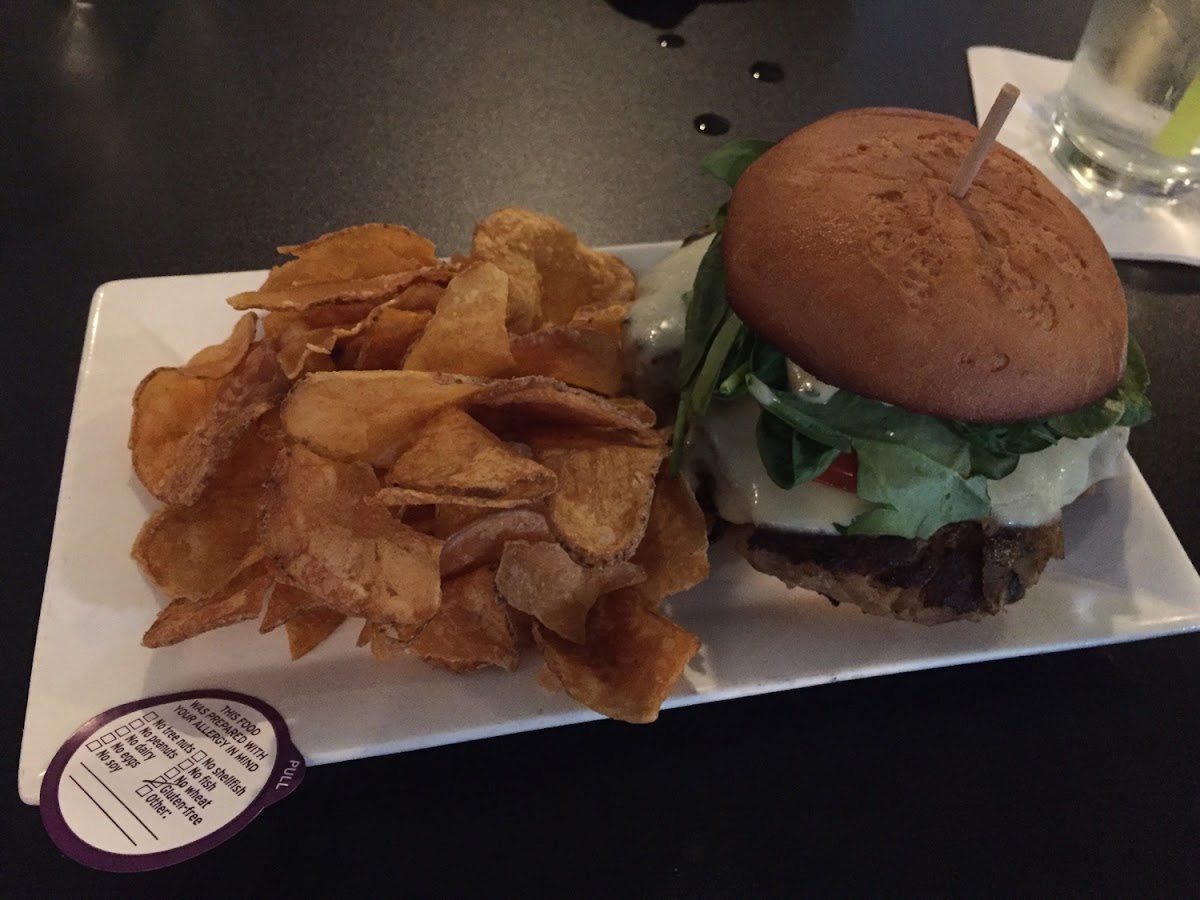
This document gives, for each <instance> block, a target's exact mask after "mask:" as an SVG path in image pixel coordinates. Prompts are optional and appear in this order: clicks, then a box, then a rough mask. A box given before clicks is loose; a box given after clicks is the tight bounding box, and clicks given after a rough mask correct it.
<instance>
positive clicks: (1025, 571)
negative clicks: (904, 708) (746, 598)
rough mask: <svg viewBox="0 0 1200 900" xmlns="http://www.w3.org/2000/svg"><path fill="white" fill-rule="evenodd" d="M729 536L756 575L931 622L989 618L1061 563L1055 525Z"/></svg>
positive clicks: (742, 529)
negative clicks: (1054, 562) (924, 534)
mask: <svg viewBox="0 0 1200 900" xmlns="http://www.w3.org/2000/svg"><path fill="white" fill-rule="evenodd" d="M729 533H730V537H731V539H732V540H733V542H734V545H735V546H736V547H737V549H738V551H739V552H740V553H741V554H742V555H743V556H745V557H746V559H747V560H748V561H749V563H750V564H751V565H752V566H754V568H756V569H758V570H759V571H761V572H765V573H767V574H768V575H774V576H775V577H777V578H779V579H780V580H781V581H783V582H784V583H785V584H787V585H788V586H789V587H800V588H806V589H808V590H811V591H816V592H817V593H819V594H823V595H824V596H825V597H827V598H829V599H830V600H832V601H833V602H834V603H835V604H836V603H840V602H846V603H853V604H855V605H856V606H860V607H862V608H863V609H864V610H865V611H867V612H869V613H874V614H876V615H883V616H891V617H893V618H900V619H907V620H909V621H914V622H921V623H924V624H930V625H933V624H937V623H940V622H947V621H951V620H953V619H978V618H981V617H982V616H985V615H991V614H994V613H996V612H997V611H999V610H1000V609H1002V608H1003V607H1004V606H1006V605H1007V604H1009V603H1014V602H1016V601H1017V600H1020V599H1021V598H1022V597H1023V596H1025V591H1026V589H1027V588H1029V587H1030V586H1031V585H1033V584H1035V583H1036V582H1037V580H1038V577H1039V576H1040V575H1041V574H1042V570H1043V569H1044V568H1045V567H1046V563H1047V562H1049V561H1050V559H1051V558H1054V559H1062V557H1063V535H1062V527H1061V525H1060V524H1059V523H1058V522H1055V523H1053V524H1050V525H1041V526H1037V527H1031V528H1019V527H1002V526H999V525H996V524H994V523H989V522H979V521H973V522H955V523H953V524H950V525H946V526H944V527H943V528H941V529H939V530H938V531H937V532H935V533H934V534H933V535H932V536H931V537H929V538H928V539H926V540H915V539H908V538H901V537H892V536H887V535H845V536H843V535H836V534H834V535H828V534H803V533H797V532H792V531H784V530H782V529H778V528H769V527H756V526H753V525H730V526H729Z"/></svg>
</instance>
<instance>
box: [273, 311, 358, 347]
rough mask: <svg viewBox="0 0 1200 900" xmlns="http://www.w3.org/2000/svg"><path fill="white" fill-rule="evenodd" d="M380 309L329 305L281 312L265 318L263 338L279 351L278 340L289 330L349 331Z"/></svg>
mask: <svg viewBox="0 0 1200 900" xmlns="http://www.w3.org/2000/svg"><path fill="white" fill-rule="evenodd" d="M377 309H379V306H377V305H376V304H374V303H326V304H325V305H324V306H313V307H310V308H308V309H300V310H290V309H281V310H276V311H274V312H269V313H267V314H266V315H265V316H263V317H262V326H263V336H264V337H265V338H266V339H267V340H268V341H270V342H271V343H272V344H274V345H276V347H278V343H279V339H280V338H281V337H282V336H283V335H284V334H285V333H286V332H288V331H289V330H291V329H293V328H294V329H298V330H300V331H313V330H315V329H318V328H339V329H349V328H352V327H353V326H355V325H357V324H358V323H359V322H361V321H363V320H364V319H366V318H367V317H368V316H369V315H371V313H373V312H374V311H375V310H377Z"/></svg>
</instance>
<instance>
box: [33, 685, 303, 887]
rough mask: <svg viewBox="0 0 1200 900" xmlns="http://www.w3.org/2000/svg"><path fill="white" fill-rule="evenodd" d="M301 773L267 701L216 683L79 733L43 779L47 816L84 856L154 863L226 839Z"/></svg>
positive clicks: (135, 864) (56, 835) (136, 865)
mask: <svg viewBox="0 0 1200 900" xmlns="http://www.w3.org/2000/svg"><path fill="white" fill-rule="evenodd" d="M303 778H304V757H303V755H302V754H301V753H300V752H299V751H298V750H297V749H296V747H295V745H294V744H293V743H292V742H291V738H290V737H289V735H288V729H287V725H286V724H284V721H283V718H282V717H281V716H280V715H279V713H278V712H277V711H276V710H275V709H274V708H273V707H271V706H270V705H268V704H266V703H264V702H263V701H262V700H259V699H257V698H255V697H250V696H247V695H245V694H238V693H234V692H233V691H224V690H216V689H212V690H198V691H187V692H184V693H179V694H167V695H163V696H160V697H151V698H149V699H146V700H138V701H135V702H133V703H126V704H124V705H122V706H118V707H115V708H113V709H110V710H108V711H107V712H103V713H101V714H100V715H98V716H95V717H94V718H92V719H90V720H89V721H87V722H86V723H84V724H83V725H82V726H81V727H80V728H79V729H77V730H76V732H75V733H74V734H73V735H72V736H71V737H70V738H69V739H68V740H67V742H66V743H65V744H64V745H63V746H62V748H61V749H59V751H58V753H57V754H55V756H54V759H53V761H52V762H51V763H50V768H49V769H48V770H47V771H46V776H45V778H44V779H43V781H42V791H41V809H42V821H43V822H44V823H45V826H46V830H47V831H48V832H49V834H50V837H51V838H52V839H53V840H54V843H55V844H57V845H58V847H59V849H60V850H62V851H63V852H64V853H66V854H67V855H68V856H70V857H71V858H72V859H75V860H77V861H78V862H81V863H83V864H84V865H87V866H91V867H92V868H94V869H102V870H104V871H107V872H139V871H147V870H150V869H159V868H162V867H164V866H169V865H173V864H174V863H177V862H182V861H183V860H185V859H190V858H191V857H193V856H196V855H198V854H200V853H203V852H205V851H206V850H209V849H211V848H213V847H215V846H217V845H218V844H220V843H223V842H224V841H226V840H228V839H229V838H230V837H232V836H233V835H234V834H236V833H237V832H238V831H240V830H241V829H242V828H244V827H246V825H247V824H249V823H250V821H251V820H253V819H254V817H255V816H257V815H258V814H259V813H260V812H262V811H263V809H265V808H266V807H267V806H269V805H270V804H272V803H275V802H276V801H278V800H282V799H283V798H284V797H286V796H287V795H288V794H290V793H291V792H292V791H293V790H295V788H296V787H297V786H298V785H299V784H300V781H301V780H302V779H303Z"/></svg>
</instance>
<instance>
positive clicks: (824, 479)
mask: <svg viewBox="0 0 1200 900" xmlns="http://www.w3.org/2000/svg"><path fill="white" fill-rule="evenodd" d="M813 480H814V481H819V482H821V484H827V485H829V486H830V487H835V488H837V489H838V490H839V491H849V492H850V493H851V494H853V493H855V492H856V491H857V490H858V457H857V456H856V455H855V454H853V453H843V454H842V455H841V456H839V457H838V458H837V459H835V460H834V461H833V462H831V463H830V464H829V468H828V469H826V470H825V471H824V472H822V473H821V474H820V475H818V476H817V477H816V478H814V479H813Z"/></svg>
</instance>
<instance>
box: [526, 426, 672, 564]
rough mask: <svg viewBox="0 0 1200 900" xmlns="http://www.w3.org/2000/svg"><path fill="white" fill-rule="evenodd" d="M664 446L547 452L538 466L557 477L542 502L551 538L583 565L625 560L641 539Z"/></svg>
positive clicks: (552, 450) (588, 448)
mask: <svg viewBox="0 0 1200 900" xmlns="http://www.w3.org/2000/svg"><path fill="white" fill-rule="evenodd" d="M664 452H665V450H664V448H662V447H631V446H624V445H614V446H603V445H601V446H596V447H581V448H573V449H545V450H542V451H541V452H539V453H538V461H539V462H541V463H542V464H543V465H545V466H546V467H547V468H548V469H552V470H553V471H554V473H555V474H556V475H558V490H556V491H555V492H554V493H553V494H552V495H550V497H549V499H548V500H547V501H546V518H547V520H548V521H549V523H550V530H551V531H552V532H554V535H555V537H557V538H558V539H559V540H560V541H562V543H563V545H564V546H565V547H566V548H567V549H568V550H569V551H570V552H571V555H572V556H574V557H575V558H576V559H578V560H579V561H580V562H582V563H585V564H596V563H601V562H609V561H611V560H617V559H627V558H628V557H629V556H630V555H631V554H632V553H633V552H634V550H636V549H637V546H638V544H639V543H640V542H641V540H642V535H643V534H645V531H646V523H647V521H648V520H649V517H650V504H651V502H652V501H653V499H654V476H655V473H656V472H657V471H658V466H659V463H661V462H662V458H663V455H664Z"/></svg>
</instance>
